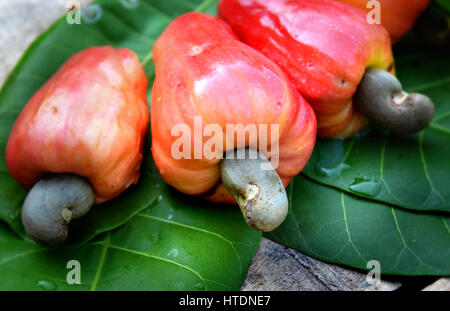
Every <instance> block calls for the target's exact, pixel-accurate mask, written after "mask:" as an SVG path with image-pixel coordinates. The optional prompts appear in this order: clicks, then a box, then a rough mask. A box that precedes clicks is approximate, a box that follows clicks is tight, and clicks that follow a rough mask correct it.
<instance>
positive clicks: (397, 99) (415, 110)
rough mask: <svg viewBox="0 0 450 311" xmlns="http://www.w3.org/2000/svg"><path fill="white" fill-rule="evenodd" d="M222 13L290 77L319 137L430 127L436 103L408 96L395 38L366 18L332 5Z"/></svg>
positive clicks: (253, 3)
mask: <svg viewBox="0 0 450 311" xmlns="http://www.w3.org/2000/svg"><path fill="white" fill-rule="evenodd" d="M218 12H219V15H220V17H221V18H223V19H224V20H225V21H226V22H227V23H228V24H229V25H230V26H231V28H232V29H233V30H234V31H235V33H236V34H237V35H238V36H239V38H240V39H241V40H242V41H243V42H245V43H247V44H248V45H250V46H252V47H253V48H255V49H257V50H258V51H260V52H262V53H263V54H264V55H266V56H267V57H269V58H270V59H272V60H273V61H274V62H275V63H277V64H278V65H279V66H280V67H281V68H282V69H283V70H284V71H285V72H286V73H287V75H288V76H289V78H290V79H291V81H292V83H293V84H294V85H295V87H296V89H297V90H298V91H299V92H300V94H301V95H302V96H303V97H304V98H305V99H306V100H307V101H308V102H309V103H310V104H311V105H312V107H313V108H314V110H315V112H316V116H317V122H318V134H319V135H320V136H325V137H337V136H341V137H349V136H352V135H353V134H355V133H356V132H358V131H359V130H361V129H362V128H363V127H364V126H365V125H366V124H368V120H370V121H371V122H373V123H375V124H377V125H379V126H381V127H383V128H385V129H388V130H390V131H393V132H397V133H400V134H404V133H412V132H416V131H419V130H421V129H423V128H424V127H426V126H427V125H428V124H429V122H431V119H432V116H433V112H434V110H433V105H432V103H431V101H430V100H429V98H427V97H426V96H423V95H420V94H407V93H405V92H404V91H403V90H402V87H401V84H400V82H399V81H398V80H397V79H396V78H395V77H394V76H393V74H394V59H393V55H392V50H391V42H390V39H389V35H388V33H387V32H386V30H385V29H384V28H383V27H382V26H380V25H376V24H373V25H371V24H369V23H367V18H366V13H365V12H363V11H361V10H359V9H356V8H354V7H351V6H348V5H345V4H342V3H338V2H335V1H331V0H271V1H265V0H221V1H220V3H219V7H218Z"/></svg>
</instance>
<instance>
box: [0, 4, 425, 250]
mask: <svg viewBox="0 0 450 311" xmlns="http://www.w3.org/2000/svg"><path fill="white" fill-rule="evenodd" d="M218 12H219V16H220V18H221V19H220V18H217V17H214V16H212V15H208V14H202V13H188V14H185V15H182V16H180V17H178V18H177V19H175V20H174V21H173V22H172V23H171V24H170V25H169V26H168V27H167V28H166V30H165V31H164V32H163V34H162V35H161V36H160V37H159V39H158V40H157V41H156V42H155V45H154V47H153V58H154V62H155V76H156V78H155V81H154V84H153V89H152V98H151V114H150V115H151V132H152V147H151V151H152V154H153V158H154V161H155V164H156V166H157V168H158V170H159V172H160V175H161V177H162V178H163V179H164V180H165V181H166V182H167V183H168V184H170V185H171V186H173V187H174V188H176V189H178V190H179V191H181V192H183V193H186V194H190V195H195V196H198V197H201V198H204V199H207V200H210V201H214V202H221V203H237V204H238V205H239V207H240V208H241V211H242V213H243V215H244V218H245V220H246V222H247V223H248V224H249V225H250V226H251V227H252V228H254V229H256V230H260V231H271V230H274V229H275V228H277V227H278V226H279V225H280V224H281V223H282V222H283V221H284V219H285V217H286V215H287V212H288V199H287V195H286V191H285V187H287V185H288V184H289V182H290V180H291V179H292V178H293V177H294V176H296V175H297V174H299V173H300V172H301V170H302V169H303V168H304V166H305V165H306V163H307V161H308V159H309V157H310V156H311V153H312V151H313V148H314V144H315V139H316V134H318V135H319V136H324V137H350V136H352V135H353V134H355V133H357V132H358V131H360V130H361V129H362V128H363V127H365V126H366V125H367V124H369V123H370V122H372V123H374V124H376V125H378V126H380V127H382V128H385V129H387V130H389V131H392V132H395V133H399V134H406V133H414V132H417V131H420V130H422V129H423V128H425V127H426V126H427V125H428V124H429V123H430V122H431V119H432V116H433V104H432V103H431V101H430V99H429V98H428V97H426V96H424V95H420V94H407V93H405V92H404V91H403V89H402V86H401V84H400V82H399V81H398V80H397V79H396V78H395V76H394V73H395V71H394V60H393V55H392V50H391V41H390V38H389V35H388V33H387V32H386V30H385V29H384V28H383V27H382V26H380V25H370V24H368V23H367V22H366V14H365V13H364V12H363V11H361V10H359V9H356V8H353V7H350V6H347V5H344V4H341V3H338V2H334V1H331V0H315V1H309V0H272V1H265V0H222V1H220V2H219V7H218ZM336 16H339V18H338V19H337V18H336ZM146 89H147V78H146V76H145V74H144V70H143V68H142V66H141V65H140V63H139V61H138V59H137V57H136V55H135V54H134V53H133V52H132V51H130V50H128V49H118V50H115V49H113V48H111V47H94V48H90V49H87V50H85V51H81V52H79V53H77V54H75V55H74V56H72V57H71V58H70V59H69V60H68V61H67V62H66V63H65V64H64V65H63V66H62V67H61V68H60V69H59V70H58V72H56V73H55V75H54V76H53V77H51V79H50V80H48V81H47V83H45V84H44V86H42V88H41V89H40V90H39V91H38V92H37V93H36V94H35V95H34V96H33V97H32V98H31V99H30V100H29V102H28V103H27V104H26V106H25V108H24V109H23V111H22V112H21V114H20V115H19V117H18V119H17V121H16V123H15V125H14V127H13V129H12V132H11V134H10V138H9V141H8V145H7V151H6V160H7V164H8V168H9V170H10V172H11V174H12V175H13V176H14V178H15V179H16V180H17V181H18V182H19V183H20V184H21V185H22V186H23V187H25V188H26V189H31V190H30V192H29V194H28V196H27V197H26V199H25V202H24V204H23V209H22V221H23V224H24V227H25V230H26V232H27V233H28V235H29V236H30V237H31V238H32V239H34V240H35V241H37V242H39V243H42V244H47V245H57V244H61V243H63V242H64V240H65V239H66V237H67V235H68V226H69V222H70V220H71V219H73V218H78V217H81V216H83V215H84V214H86V213H87V212H88V211H89V209H90V207H91V206H92V205H93V204H94V203H102V202H105V201H107V200H110V199H112V198H114V197H116V196H118V195H119V194H120V193H122V192H123V191H124V190H125V189H127V188H128V187H129V186H130V185H132V184H133V183H136V182H137V181H138V178H139V172H140V164H141V161H142V157H143V155H144V152H145V151H144V150H143V141H144V137H145V133H146V131H147V127H148V120H149V113H148V109H147V101H146ZM198 116H200V117H201V118H202V120H203V124H204V125H203V128H202V131H201V132H202V133H203V130H204V126H206V125H208V124H217V125H219V129H221V130H223V131H224V132H225V129H226V125H227V124H242V125H243V126H247V125H251V124H253V125H255V126H256V127H258V126H259V125H277V127H278V129H279V137H277V139H276V140H275V141H274V140H271V139H266V142H270V143H271V144H272V145H271V144H269V145H268V146H266V148H265V149H264V150H260V149H259V148H258V146H260V145H259V144H258V143H260V142H261V140H262V139H263V138H262V137H260V136H259V134H258V135H257V136H256V137H252V136H250V135H249V136H246V139H244V140H241V141H239V140H237V141H233V142H232V143H231V144H229V141H228V139H225V140H224V141H223V145H216V146H215V153H216V154H217V155H222V157H213V158H197V157H195V156H194V155H192V156H191V157H187V158H181V159H179V158H176V157H174V156H173V149H172V147H173V144H174V143H175V141H176V140H177V139H178V137H177V136H173V135H172V129H173V128H174V126H176V125H177V124H185V125H187V127H188V128H191V129H193V128H194V126H195V118H196V117H198ZM193 132H194V133H195V131H193ZM216 134H217V133H216ZM223 134H224V136H225V137H227V135H228V134H227V133H223ZM209 138H210V137H208V136H206V137H205V136H203V135H202V136H201V137H196V136H195V135H191V137H190V140H189V142H190V143H191V144H192V146H194V145H195V141H196V140H197V141H198V140H200V142H201V143H202V145H205V144H207V143H208V139H209ZM233 138H234V134H233ZM274 143H276V144H277V148H274V145H273V144H274ZM272 147H273V148H272ZM190 150H192V152H193V150H195V148H194V147H193V148H190ZM255 150H257V151H256V155H257V156H256V157H254V158H252V157H250V156H249V155H250V153H251V151H255ZM274 150H276V152H274ZM239 153H241V154H244V155H245V157H244V158H239V157H237V156H236V155H237V154H239ZM230 154H231V155H234V156H232V157H228V156H225V155H230ZM274 157H276V158H277V159H278V161H277V163H278V165H277V166H276V167H271V165H272V164H271V163H272V162H271V159H273V158H274ZM263 164H264V165H266V166H269V167H270V168H271V169H265V170H262V169H261V167H262V165H263Z"/></svg>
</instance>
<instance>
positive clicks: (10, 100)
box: [0, 0, 216, 244]
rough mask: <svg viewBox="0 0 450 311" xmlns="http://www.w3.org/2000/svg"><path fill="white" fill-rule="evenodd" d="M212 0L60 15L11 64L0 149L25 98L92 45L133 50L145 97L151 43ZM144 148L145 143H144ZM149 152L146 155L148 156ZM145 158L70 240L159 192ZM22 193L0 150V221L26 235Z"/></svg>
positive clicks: (107, 4)
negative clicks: (132, 179) (133, 179)
mask: <svg viewBox="0 0 450 311" xmlns="http://www.w3.org/2000/svg"><path fill="white" fill-rule="evenodd" d="M215 4H216V2H215V1H214V0H206V1H201V0H189V1H188V0H172V1H159V0H145V1H144V0H141V1H128V0H112V1H111V0H110V1H106V0H103V1H97V2H96V3H95V4H92V5H91V6H89V7H86V8H85V9H84V11H83V14H82V19H81V24H73V25H70V24H68V23H67V22H66V18H65V17H63V18H61V19H60V20H59V21H57V22H56V23H55V24H54V25H52V26H51V27H50V28H49V29H48V30H47V31H46V32H45V33H43V34H42V35H41V36H39V38H38V39H37V40H36V41H34V42H33V44H32V45H31V46H30V47H29V48H28V50H27V51H26V53H25V54H24V55H23V57H22V59H21V60H20V62H19V63H18V65H17V66H16V67H15V69H14V70H13V72H12V73H11V75H10V76H9V78H8V80H7V81H6V83H5V84H4V86H3V88H2V90H1V92H0V149H1V150H5V146H6V142H7V139H8V136H9V132H10V130H11V127H12V125H13V123H14V121H15V119H16V118H17V116H18V114H19V112H20V111H21V109H22V108H23V106H24V105H25V104H26V102H27V101H28V99H29V98H30V97H31V96H32V95H33V94H34V93H35V92H36V91H37V90H38V89H39V87H41V85H42V84H43V83H44V82H45V81H46V80H48V78H49V77H50V76H51V75H52V74H53V73H54V72H55V71H56V70H57V69H58V68H59V66H60V65H61V64H62V63H63V62H64V61H66V60H67V59H68V58H69V57H70V56H71V55H73V54H74V53H76V52H78V51H80V50H82V49H85V48H87V47H90V46H95V45H112V46H115V47H127V48H131V49H132V50H134V51H135V52H136V53H137V55H138V56H139V59H140V60H141V61H142V63H143V65H144V67H145V70H146V73H147V76H148V78H149V86H150V87H149V91H148V99H149V104H150V92H151V86H152V84H153V78H154V66H153V63H152V54H151V51H152V47H153V43H154V42H155V40H156V39H157V38H158V36H159V35H160V34H161V32H162V31H163V30H164V29H165V27H166V26H167V25H168V24H169V23H170V22H171V20H172V19H173V18H174V17H176V16H178V15H180V14H183V13H186V12H188V11H193V10H197V11H208V12H215ZM146 150H147V153H148V154H150V152H149V150H150V144H149V142H147V146H146ZM147 156H149V155H147ZM152 165H153V163H152V160H151V159H147V161H146V163H145V164H144V165H143V170H142V171H143V172H142V176H141V179H140V181H139V184H138V185H137V186H133V187H131V188H130V189H129V190H128V191H127V192H125V193H124V194H122V195H121V196H120V197H119V198H117V199H115V200H113V201H110V202H108V203H105V204H102V205H99V206H96V207H95V208H94V209H93V210H92V211H91V212H90V213H89V214H88V215H87V216H85V217H84V218H83V219H82V220H81V221H79V222H76V223H75V224H74V225H73V226H72V227H73V228H71V234H70V239H71V241H70V243H72V244H73V243H75V244H79V243H83V242H85V241H87V240H89V239H90V238H92V237H93V236H95V235H96V234H99V233H101V232H105V231H107V230H110V229H112V228H115V227H117V226H119V225H122V224H124V223H125V222H126V221H127V220H128V219H130V218H131V217H132V216H133V215H135V214H136V213H138V212H139V211H140V210H142V209H144V208H146V207H147V206H149V205H150V204H151V203H152V202H153V201H154V199H155V198H156V197H157V195H158V193H159V189H158V188H156V187H155V184H157V183H161V180H160V179H159V177H158V175H157V173H156V172H155V171H154V169H153V168H152ZM25 195H26V192H25V190H23V189H22V188H21V187H20V186H19V184H18V183H17V182H16V181H15V180H14V179H13V178H12V176H11V175H10V174H9V172H8V169H7V167H6V162H5V157H4V151H2V152H1V153H0V220H3V221H6V222H7V223H8V224H9V225H10V226H11V228H12V229H13V230H14V231H15V232H16V233H18V234H19V235H21V236H23V237H24V236H25V234H24V230H23V228H22V224H21V221H20V208H21V204H22V202H23V200H24V198H25Z"/></svg>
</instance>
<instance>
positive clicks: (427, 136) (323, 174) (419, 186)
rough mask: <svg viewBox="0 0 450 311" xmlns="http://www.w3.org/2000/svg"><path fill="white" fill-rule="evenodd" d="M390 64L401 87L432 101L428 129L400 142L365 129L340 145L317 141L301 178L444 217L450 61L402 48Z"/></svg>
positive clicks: (449, 160)
mask: <svg viewBox="0 0 450 311" xmlns="http://www.w3.org/2000/svg"><path fill="white" fill-rule="evenodd" d="M396 60H397V71H398V76H399V79H400V81H402V84H403V86H404V88H405V89H406V90H407V91H408V92H421V93H424V94H426V95H428V96H429V97H430V98H431V99H432V100H433V102H434V104H435V117H434V120H433V122H432V124H431V125H430V126H429V127H428V128H427V129H426V130H424V131H422V132H420V133H419V134H416V135H411V136H404V137H394V136H393V135H391V134H389V133H386V132H383V131H381V130H379V129H371V130H370V129H369V130H367V131H365V132H363V133H360V134H358V135H356V136H355V137H354V138H352V139H348V140H345V141H341V140H318V141H317V144H316V148H315V150H314V153H313V156H312V157H311V160H310V161H309V162H308V165H307V167H306V168H305V170H304V173H305V174H306V175H307V176H309V177H310V178H312V179H314V180H315V181H318V182H320V183H323V184H326V185H330V186H333V187H336V188H338V189H341V190H343V191H346V192H349V193H352V194H355V195H358V196H361V197H365V198H370V199H373V200H377V201H380V202H385V203H387V204H391V205H395V206H400V207H404V208H407V209H412V210H419V211H446V212H450V187H449V181H450V58H449V57H448V53H445V52H439V51H432V50H424V49H420V48H414V49H406V48H405V49H404V50H402V51H399V54H398V55H397V58H396Z"/></svg>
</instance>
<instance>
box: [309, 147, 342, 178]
mask: <svg viewBox="0 0 450 311" xmlns="http://www.w3.org/2000/svg"><path fill="white" fill-rule="evenodd" d="M345 151H346V148H345V145H344V142H343V141H342V140H338V139H329V140H326V141H322V143H321V145H320V149H319V150H318V152H319V159H318V160H317V163H316V173H317V174H318V175H322V176H328V177H334V176H339V175H340V174H341V173H342V171H343V170H345V169H348V168H349V167H350V165H348V164H347V163H344V160H345Z"/></svg>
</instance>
